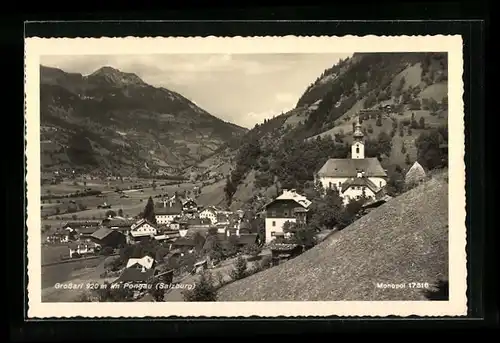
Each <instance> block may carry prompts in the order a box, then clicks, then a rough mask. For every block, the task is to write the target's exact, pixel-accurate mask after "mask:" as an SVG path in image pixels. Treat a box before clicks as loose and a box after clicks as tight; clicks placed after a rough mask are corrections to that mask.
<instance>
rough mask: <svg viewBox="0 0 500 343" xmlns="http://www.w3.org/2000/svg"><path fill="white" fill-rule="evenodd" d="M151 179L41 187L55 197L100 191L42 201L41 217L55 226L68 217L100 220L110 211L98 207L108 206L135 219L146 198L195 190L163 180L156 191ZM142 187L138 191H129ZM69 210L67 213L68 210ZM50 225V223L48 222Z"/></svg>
mask: <svg viewBox="0 0 500 343" xmlns="http://www.w3.org/2000/svg"><path fill="white" fill-rule="evenodd" d="M151 182H152V181H151V180H147V182H146V181H144V180H136V181H124V182H123V183H122V182H120V181H113V182H108V181H97V180H92V181H87V182H85V183H84V181H64V182H62V183H60V184H57V185H42V195H47V194H51V195H58V196H64V195H69V194H72V193H76V192H77V191H78V192H83V191H84V190H85V188H87V189H88V188H90V189H92V190H99V191H101V192H102V193H101V194H100V195H89V196H82V197H73V198H61V199H52V200H44V201H43V202H42V204H41V213H42V218H43V219H44V225H45V224H49V225H52V224H56V223H58V221H61V220H68V219H71V218H74V217H75V216H76V218H78V219H94V218H95V219H99V218H104V216H105V213H106V211H108V210H109V209H98V208H97V206H98V205H102V204H104V203H107V204H108V205H111V210H114V211H115V212H118V211H119V210H120V209H121V210H122V211H123V214H124V216H136V215H137V214H139V212H141V211H142V210H143V209H144V207H145V206H146V201H147V199H148V198H149V197H150V196H151V197H153V198H155V197H156V196H159V195H162V194H169V195H170V196H171V195H173V194H174V192H176V191H177V192H179V193H182V192H183V191H185V190H186V191H191V190H192V189H193V187H194V185H193V184H191V183H183V184H167V182H166V181H163V180H158V181H156V188H155V189H153V187H152V186H151ZM138 186H141V187H142V188H139V189H130V188H133V187H138ZM117 187H118V188H119V189H120V190H123V193H124V194H125V195H126V196H124V195H123V194H120V193H118V192H116V189H117ZM69 209H71V210H70V211H69V213H68V210H69ZM51 222H52V223H51Z"/></svg>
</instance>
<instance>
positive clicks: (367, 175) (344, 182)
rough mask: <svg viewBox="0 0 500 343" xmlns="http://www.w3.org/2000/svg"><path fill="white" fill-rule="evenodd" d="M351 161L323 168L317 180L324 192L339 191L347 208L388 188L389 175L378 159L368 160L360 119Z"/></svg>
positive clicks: (333, 161)
mask: <svg viewBox="0 0 500 343" xmlns="http://www.w3.org/2000/svg"><path fill="white" fill-rule="evenodd" d="M353 137H354V142H353V144H352V146H351V158H331V159H329V160H328V161H326V163H325V164H324V165H323V167H321V169H320V170H319V171H318V173H317V176H316V177H315V182H318V181H319V182H320V183H321V185H322V186H323V188H324V189H333V188H335V189H337V190H339V194H340V196H341V197H342V198H343V200H344V204H347V203H348V202H349V200H351V199H359V198H360V197H361V196H362V195H363V194H365V195H366V196H367V197H375V194H377V193H378V192H379V191H380V190H381V189H382V188H383V187H385V185H386V184H387V173H386V171H385V170H384V169H383V168H382V165H381V164H380V162H379V160H378V159H377V158H375V157H373V158H365V145H364V143H363V138H364V135H363V132H362V130H361V124H360V123H359V118H358V121H357V123H356V127H355V130H354V133H353Z"/></svg>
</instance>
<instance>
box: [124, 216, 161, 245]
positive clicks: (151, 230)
mask: <svg viewBox="0 0 500 343" xmlns="http://www.w3.org/2000/svg"><path fill="white" fill-rule="evenodd" d="M157 234H158V229H157V228H156V225H154V224H153V223H151V222H149V221H148V220H147V219H144V218H143V219H141V220H139V221H137V222H136V223H134V224H133V225H132V226H131V227H130V236H131V237H132V240H133V241H138V240H141V239H145V238H152V237H154V236H156V235H157Z"/></svg>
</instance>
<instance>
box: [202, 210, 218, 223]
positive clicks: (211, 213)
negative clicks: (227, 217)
mask: <svg viewBox="0 0 500 343" xmlns="http://www.w3.org/2000/svg"><path fill="white" fill-rule="evenodd" d="M200 218H202V219H209V220H210V222H211V223H212V224H216V223H217V210H216V209H215V208H214V207H207V208H205V209H204V210H203V211H201V212H200Z"/></svg>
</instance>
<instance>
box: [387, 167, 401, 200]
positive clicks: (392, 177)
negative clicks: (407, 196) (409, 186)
mask: <svg viewBox="0 0 500 343" xmlns="http://www.w3.org/2000/svg"><path fill="white" fill-rule="evenodd" d="M404 185H405V181H404V176H403V174H402V173H401V168H400V167H399V166H397V167H396V168H394V170H392V171H391V172H389V180H388V181H387V187H386V189H387V194H389V195H390V196H395V195H398V194H400V193H401V192H402V191H403V189H404Z"/></svg>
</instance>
